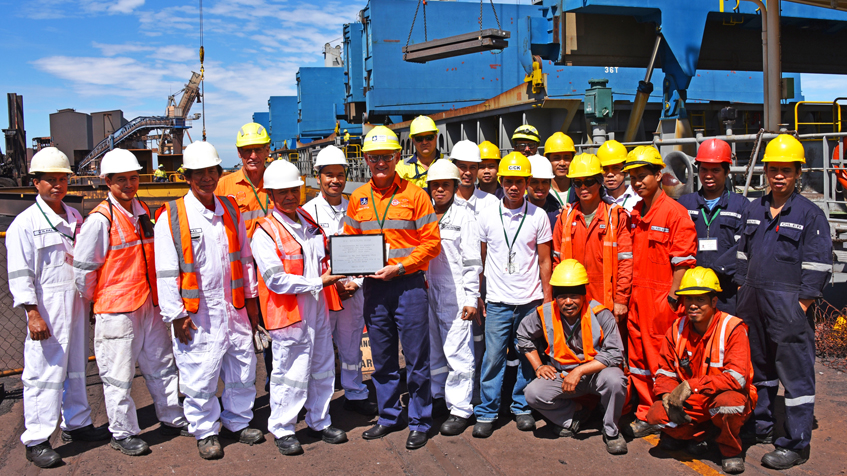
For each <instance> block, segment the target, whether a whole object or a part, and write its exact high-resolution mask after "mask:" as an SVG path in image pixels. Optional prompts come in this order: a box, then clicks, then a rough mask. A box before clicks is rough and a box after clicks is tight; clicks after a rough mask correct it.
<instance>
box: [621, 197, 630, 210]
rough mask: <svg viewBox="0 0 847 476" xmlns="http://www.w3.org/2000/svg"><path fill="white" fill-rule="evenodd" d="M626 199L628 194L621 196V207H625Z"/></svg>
mask: <svg viewBox="0 0 847 476" xmlns="http://www.w3.org/2000/svg"><path fill="white" fill-rule="evenodd" d="M627 200H629V195H624V197H623V203H621V206H622V207H623V208H626V201H627Z"/></svg>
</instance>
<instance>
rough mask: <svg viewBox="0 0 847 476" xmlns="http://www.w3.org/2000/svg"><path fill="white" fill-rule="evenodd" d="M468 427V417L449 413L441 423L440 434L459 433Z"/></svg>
mask: <svg viewBox="0 0 847 476" xmlns="http://www.w3.org/2000/svg"><path fill="white" fill-rule="evenodd" d="M467 427H468V419H467V418H462V417H460V416H456V415H450V418H448V419H447V421H445V422H444V423H442V424H441V434H442V435H444V436H455V435H461V434H462V432H464V431H465V428H467Z"/></svg>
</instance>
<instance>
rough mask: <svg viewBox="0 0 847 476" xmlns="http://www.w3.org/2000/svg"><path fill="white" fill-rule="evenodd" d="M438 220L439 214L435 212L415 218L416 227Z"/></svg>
mask: <svg viewBox="0 0 847 476" xmlns="http://www.w3.org/2000/svg"><path fill="white" fill-rule="evenodd" d="M436 221H438V215H436V214H435V213H430V214H429V215H424V216H422V217H420V218H418V219H417V220H415V228H420V227H422V226H424V225H429V224H430V223H435V222H436Z"/></svg>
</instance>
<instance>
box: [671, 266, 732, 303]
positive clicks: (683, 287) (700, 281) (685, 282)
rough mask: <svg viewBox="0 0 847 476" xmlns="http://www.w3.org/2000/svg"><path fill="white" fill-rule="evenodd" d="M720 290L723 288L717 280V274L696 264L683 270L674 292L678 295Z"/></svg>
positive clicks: (694, 294) (693, 294) (717, 291)
mask: <svg viewBox="0 0 847 476" xmlns="http://www.w3.org/2000/svg"><path fill="white" fill-rule="evenodd" d="M721 291H723V290H722V289H721V283H720V281H718V275H717V274H715V272H714V271H712V270H711V269H709V268H704V267H702V266H698V267H696V268H692V269H689V270H688V271H686V272H685V274H684V275H683V276H682V281H680V283H679V290H678V291H677V292H676V294H677V295H678V296H696V295H698V294H706V293H711V292H715V293H719V292H721Z"/></svg>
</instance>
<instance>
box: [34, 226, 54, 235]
mask: <svg viewBox="0 0 847 476" xmlns="http://www.w3.org/2000/svg"><path fill="white" fill-rule="evenodd" d="M47 233H56V231H55V230H53V229H52V228H44V229H42V230H33V232H32V234H33V236H40V235H45V234H47Z"/></svg>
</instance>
